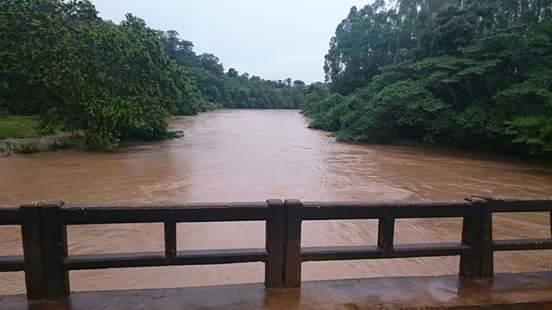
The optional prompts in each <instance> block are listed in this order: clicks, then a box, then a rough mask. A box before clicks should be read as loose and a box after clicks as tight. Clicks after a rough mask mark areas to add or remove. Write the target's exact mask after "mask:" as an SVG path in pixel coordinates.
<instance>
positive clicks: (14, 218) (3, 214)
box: [0, 207, 21, 226]
mask: <svg viewBox="0 0 552 310" xmlns="http://www.w3.org/2000/svg"><path fill="white" fill-rule="evenodd" d="M19 224H21V220H20V218H19V208H4V207H0V226H4V225H19Z"/></svg>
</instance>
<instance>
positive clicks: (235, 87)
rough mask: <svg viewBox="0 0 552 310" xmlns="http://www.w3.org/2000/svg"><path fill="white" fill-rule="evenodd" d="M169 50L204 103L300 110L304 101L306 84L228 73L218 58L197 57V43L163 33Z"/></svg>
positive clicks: (169, 32) (173, 32)
mask: <svg viewBox="0 0 552 310" xmlns="http://www.w3.org/2000/svg"><path fill="white" fill-rule="evenodd" d="M159 34H160V37H161V38H162V39H163V42H164V44H165V50H166V51H167V54H168V55H169V57H170V58H171V59H173V60H174V61H175V62H176V63H177V64H179V65H181V66H183V67H186V68H189V72H190V75H191V77H192V79H193V80H194V81H195V82H196V85H197V87H198V88H199V90H200V92H201V94H202V97H203V99H204V100H206V101H208V102H210V103H212V104H215V105H216V106H223V107H225V108H261V109H275V108H276V109H298V108H299V107H300V106H301V105H302V104H303V101H304V95H303V94H304V89H305V83H304V82H303V81H299V80H296V81H292V79H291V78H287V79H285V80H283V81H282V80H281V81H267V80H263V79H261V78H260V77H258V76H249V74H248V73H243V74H241V75H240V73H239V72H238V71H237V70H236V69H234V68H230V69H228V71H227V72H226V73H225V72H224V66H223V65H222V64H221V63H220V60H219V59H218V57H216V56H215V55H212V54H201V55H197V54H196V53H195V52H194V51H193V46H194V45H193V43H192V42H190V41H185V40H182V39H180V38H179V34H178V32H176V31H174V30H171V31H167V32H160V33H159Z"/></svg>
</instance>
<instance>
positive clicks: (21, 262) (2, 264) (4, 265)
mask: <svg viewBox="0 0 552 310" xmlns="http://www.w3.org/2000/svg"><path fill="white" fill-rule="evenodd" d="M23 270H25V259H24V258H23V256H0V272H13V271H23Z"/></svg>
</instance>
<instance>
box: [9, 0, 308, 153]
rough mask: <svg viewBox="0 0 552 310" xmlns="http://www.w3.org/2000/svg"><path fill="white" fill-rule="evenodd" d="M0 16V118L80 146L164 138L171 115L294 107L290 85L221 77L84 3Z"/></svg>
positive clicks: (19, 4) (173, 41)
mask: <svg viewBox="0 0 552 310" xmlns="http://www.w3.org/2000/svg"><path fill="white" fill-rule="evenodd" d="M0 15H1V17H2V18H0V64H1V65H0V111H7V112H8V113H9V114H12V115H40V129H41V131H48V130H50V131H51V130H52V129H53V128H56V129H59V130H62V131H66V132H79V133H83V134H84V136H85V139H86V143H87V145H88V146H90V147H97V148H102V149H110V148H113V147H116V146H118V145H119V143H120V142H121V140H124V139H163V138H168V137H171V136H173V135H174V133H171V132H170V131H169V130H168V124H167V118H168V117H169V116H170V115H171V114H185V115H193V114H197V113H198V112H201V111H205V110H207V109H211V108H215V107H219V106H223V105H224V106H228V107H247V108H254V107H260V108H275V107H285V108H291V107H298V106H299V105H300V104H302V90H303V86H304V83H302V82H300V81H298V82H297V84H295V85H291V83H290V82H289V80H288V81H287V82H281V83H278V82H269V81H263V80H261V79H260V78H258V77H251V78H249V76H248V75H247V74H242V75H238V74H237V71H236V70H232V69H231V70H229V71H228V73H224V68H223V66H222V64H220V62H219V61H218V58H216V57H215V56H213V55H208V54H205V55H199V56H198V55H196V54H195V53H194V52H193V50H192V44H191V42H187V41H183V40H180V39H179V38H178V35H177V34H176V33H175V32H167V33H165V32H162V31H156V30H153V29H151V28H149V27H148V26H147V25H146V23H145V21H143V20H141V19H140V18H137V17H135V16H133V15H130V14H128V15H127V16H126V18H125V20H124V21H122V22H121V23H120V24H115V23H112V22H108V21H104V20H102V19H101V18H99V16H98V13H97V12H96V9H95V7H94V6H93V4H92V3H91V2H90V1H88V0H74V1H63V0H27V1H20V0H4V1H0ZM2 113H3V114H4V113H5V112H2ZM22 127H25V126H24V125H22ZM8 134H9V135H10V136H12V137H17V136H25V133H24V132H9V133H8Z"/></svg>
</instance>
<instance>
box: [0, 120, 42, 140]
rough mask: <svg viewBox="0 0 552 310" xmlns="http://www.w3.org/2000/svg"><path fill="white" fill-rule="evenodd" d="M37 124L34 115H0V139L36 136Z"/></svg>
mask: <svg viewBox="0 0 552 310" xmlns="http://www.w3.org/2000/svg"><path fill="white" fill-rule="evenodd" d="M38 124H39V121H38V118H37V117H34V116H6V117H0V140H2V139H8V138H13V139H23V138H33V137H38V136H39V134H38V132H37V131H36V128H37V127H38Z"/></svg>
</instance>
